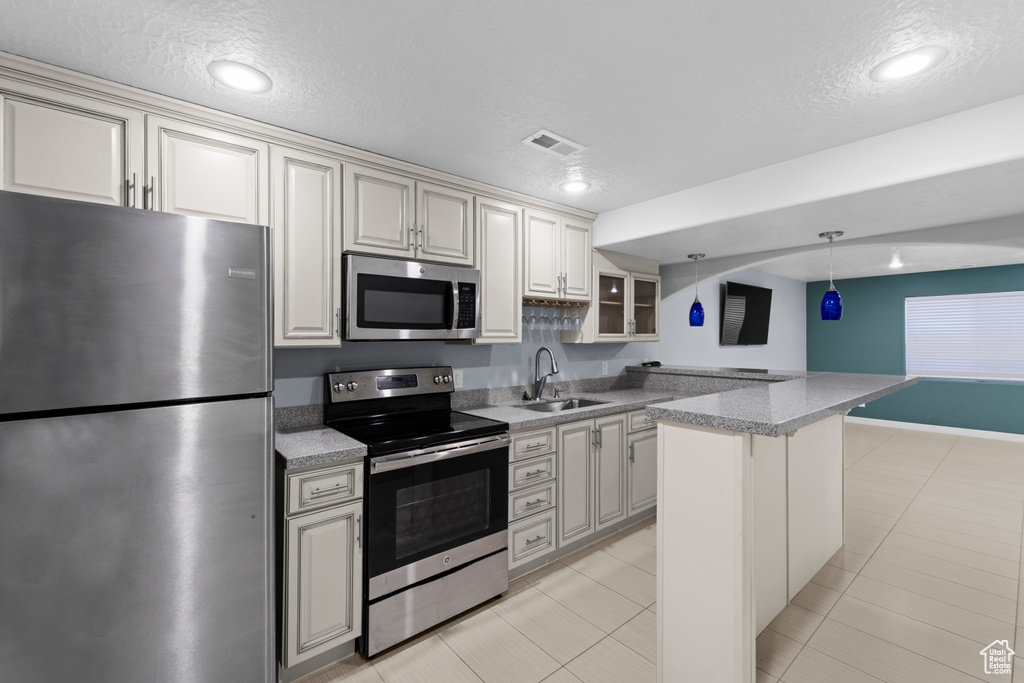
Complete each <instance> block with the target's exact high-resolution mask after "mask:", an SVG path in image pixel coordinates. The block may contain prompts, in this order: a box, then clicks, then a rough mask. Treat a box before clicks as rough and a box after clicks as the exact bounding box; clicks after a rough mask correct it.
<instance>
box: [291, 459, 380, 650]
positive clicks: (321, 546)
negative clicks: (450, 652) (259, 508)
mask: <svg viewBox="0 0 1024 683" xmlns="http://www.w3.org/2000/svg"><path fill="white" fill-rule="evenodd" d="M279 472H281V471H280V470H279ZM281 474H282V476H280V477H279V479H278V481H279V487H278V492H277V493H278V496H281V497H282V498H283V508H284V518H283V519H282V520H281V522H282V524H283V525H284V528H283V533H282V535H281V537H282V544H283V547H282V548H280V549H279V550H280V552H281V553H282V558H283V562H282V571H281V576H280V579H279V580H280V584H281V587H280V593H279V594H280V596H281V633H280V636H281V665H282V666H283V667H284V668H288V667H291V666H295V665H296V664H298V663H300V662H303V661H305V660H307V659H309V658H310V657H314V656H316V655H318V654H320V653H322V652H326V651H327V650H330V649H332V648H335V647H338V646H339V645H341V644H343V643H346V642H348V641H351V640H353V639H355V638H357V637H358V636H360V635H361V634H362V590H363V580H362V572H363V560H362V553H363V550H362V531H361V525H362V514H363V503H362V500H361V498H362V495H363V465H362V463H361V462H358V463H348V464H341V465H328V466H324V467H309V468H303V469H301V470H297V471H291V470H284V471H283V472H281Z"/></svg>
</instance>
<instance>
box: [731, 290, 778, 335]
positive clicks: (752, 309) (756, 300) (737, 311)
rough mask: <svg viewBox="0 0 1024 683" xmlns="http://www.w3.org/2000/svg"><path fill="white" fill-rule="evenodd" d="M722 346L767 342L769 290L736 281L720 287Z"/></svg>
mask: <svg viewBox="0 0 1024 683" xmlns="http://www.w3.org/2000/svg"><path fill="white" fill-rule="evenodd" d="M722 290H723V291H722V315H721V317H720V319H721V321H722V329H721V334H720V336H719V344H721V345H722V346H760V345H764V344H767V343H768V319H769V318H770V317H771V312H772V290H770V289H765V288H764V287H755V286H754V285H744V284H741V283H739V282H726V283H725V285H724V286H723V287H722Z"/></svg>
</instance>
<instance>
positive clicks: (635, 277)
mask: <svg viewBox="0 0 1024 683" xmlns="http://www.w3.org/2000/svg"><path fill="white" fill-rule="evenodd" d="M630 281H631V283H632V286H631V287H630V290H631V292H630V304H631V306H632V309H633V339H634V340H635V341H658V339H660V336H659V335H660V334H661V329H660V327H659V321H658V311H659V310H660V308H661V306H660V299H661V278H660V277H659V276H657V275H641V274H639V273H633V274H631V276H630Z"/></svg>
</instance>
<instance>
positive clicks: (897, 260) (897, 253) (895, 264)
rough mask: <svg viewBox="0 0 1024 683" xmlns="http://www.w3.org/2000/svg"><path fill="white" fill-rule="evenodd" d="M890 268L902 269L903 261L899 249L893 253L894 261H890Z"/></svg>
mask: <svg viewBox="0 0 1024 683" xmlns="http://www.w3.org/2000/svg"><path fill="white" fill-rule="evenodd" d="M889 267H890V268H902V267H903V261H901V260H900V250H899V249H897V250H896V251H894V252H893V253H892V260H891V261H889Z"/></svg>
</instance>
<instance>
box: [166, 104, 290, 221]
mask: <svg viewBox="0 0 1024 683" xmlns="http://www.w3.org/2000/svg"><path fill="white" fill-rule="evenodd" d="M269 156H270V146H269V145H267V144H266V143H264V142H260V141H258V140H253V139H251V138H245V137H242V136H240V135H234V134H232V133H226V132H224V131H220V130H216V129H214V128H206V127H203V126H196V125H193V124H190V123H185V122H182V121H174V120H171V119H162V118H160V117H157V116H147V117H146V170H147V174H148V176H149V177H150V178H155V179H156V182H155V187H150V188H149V192H150V199H149V202H148V204H147V206H148V207H149V208H151V209H156V210H157V211H167V212H169V213H180V214H183V215H186V216H200V217H202V218H216V219H220V220H225V221H238V222H241V223H259V224H261V225H265V224H266V223H267V222H268V220H269V214H270V198H269V186H270V180H269V165H270V164H269Z"/></svg>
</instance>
